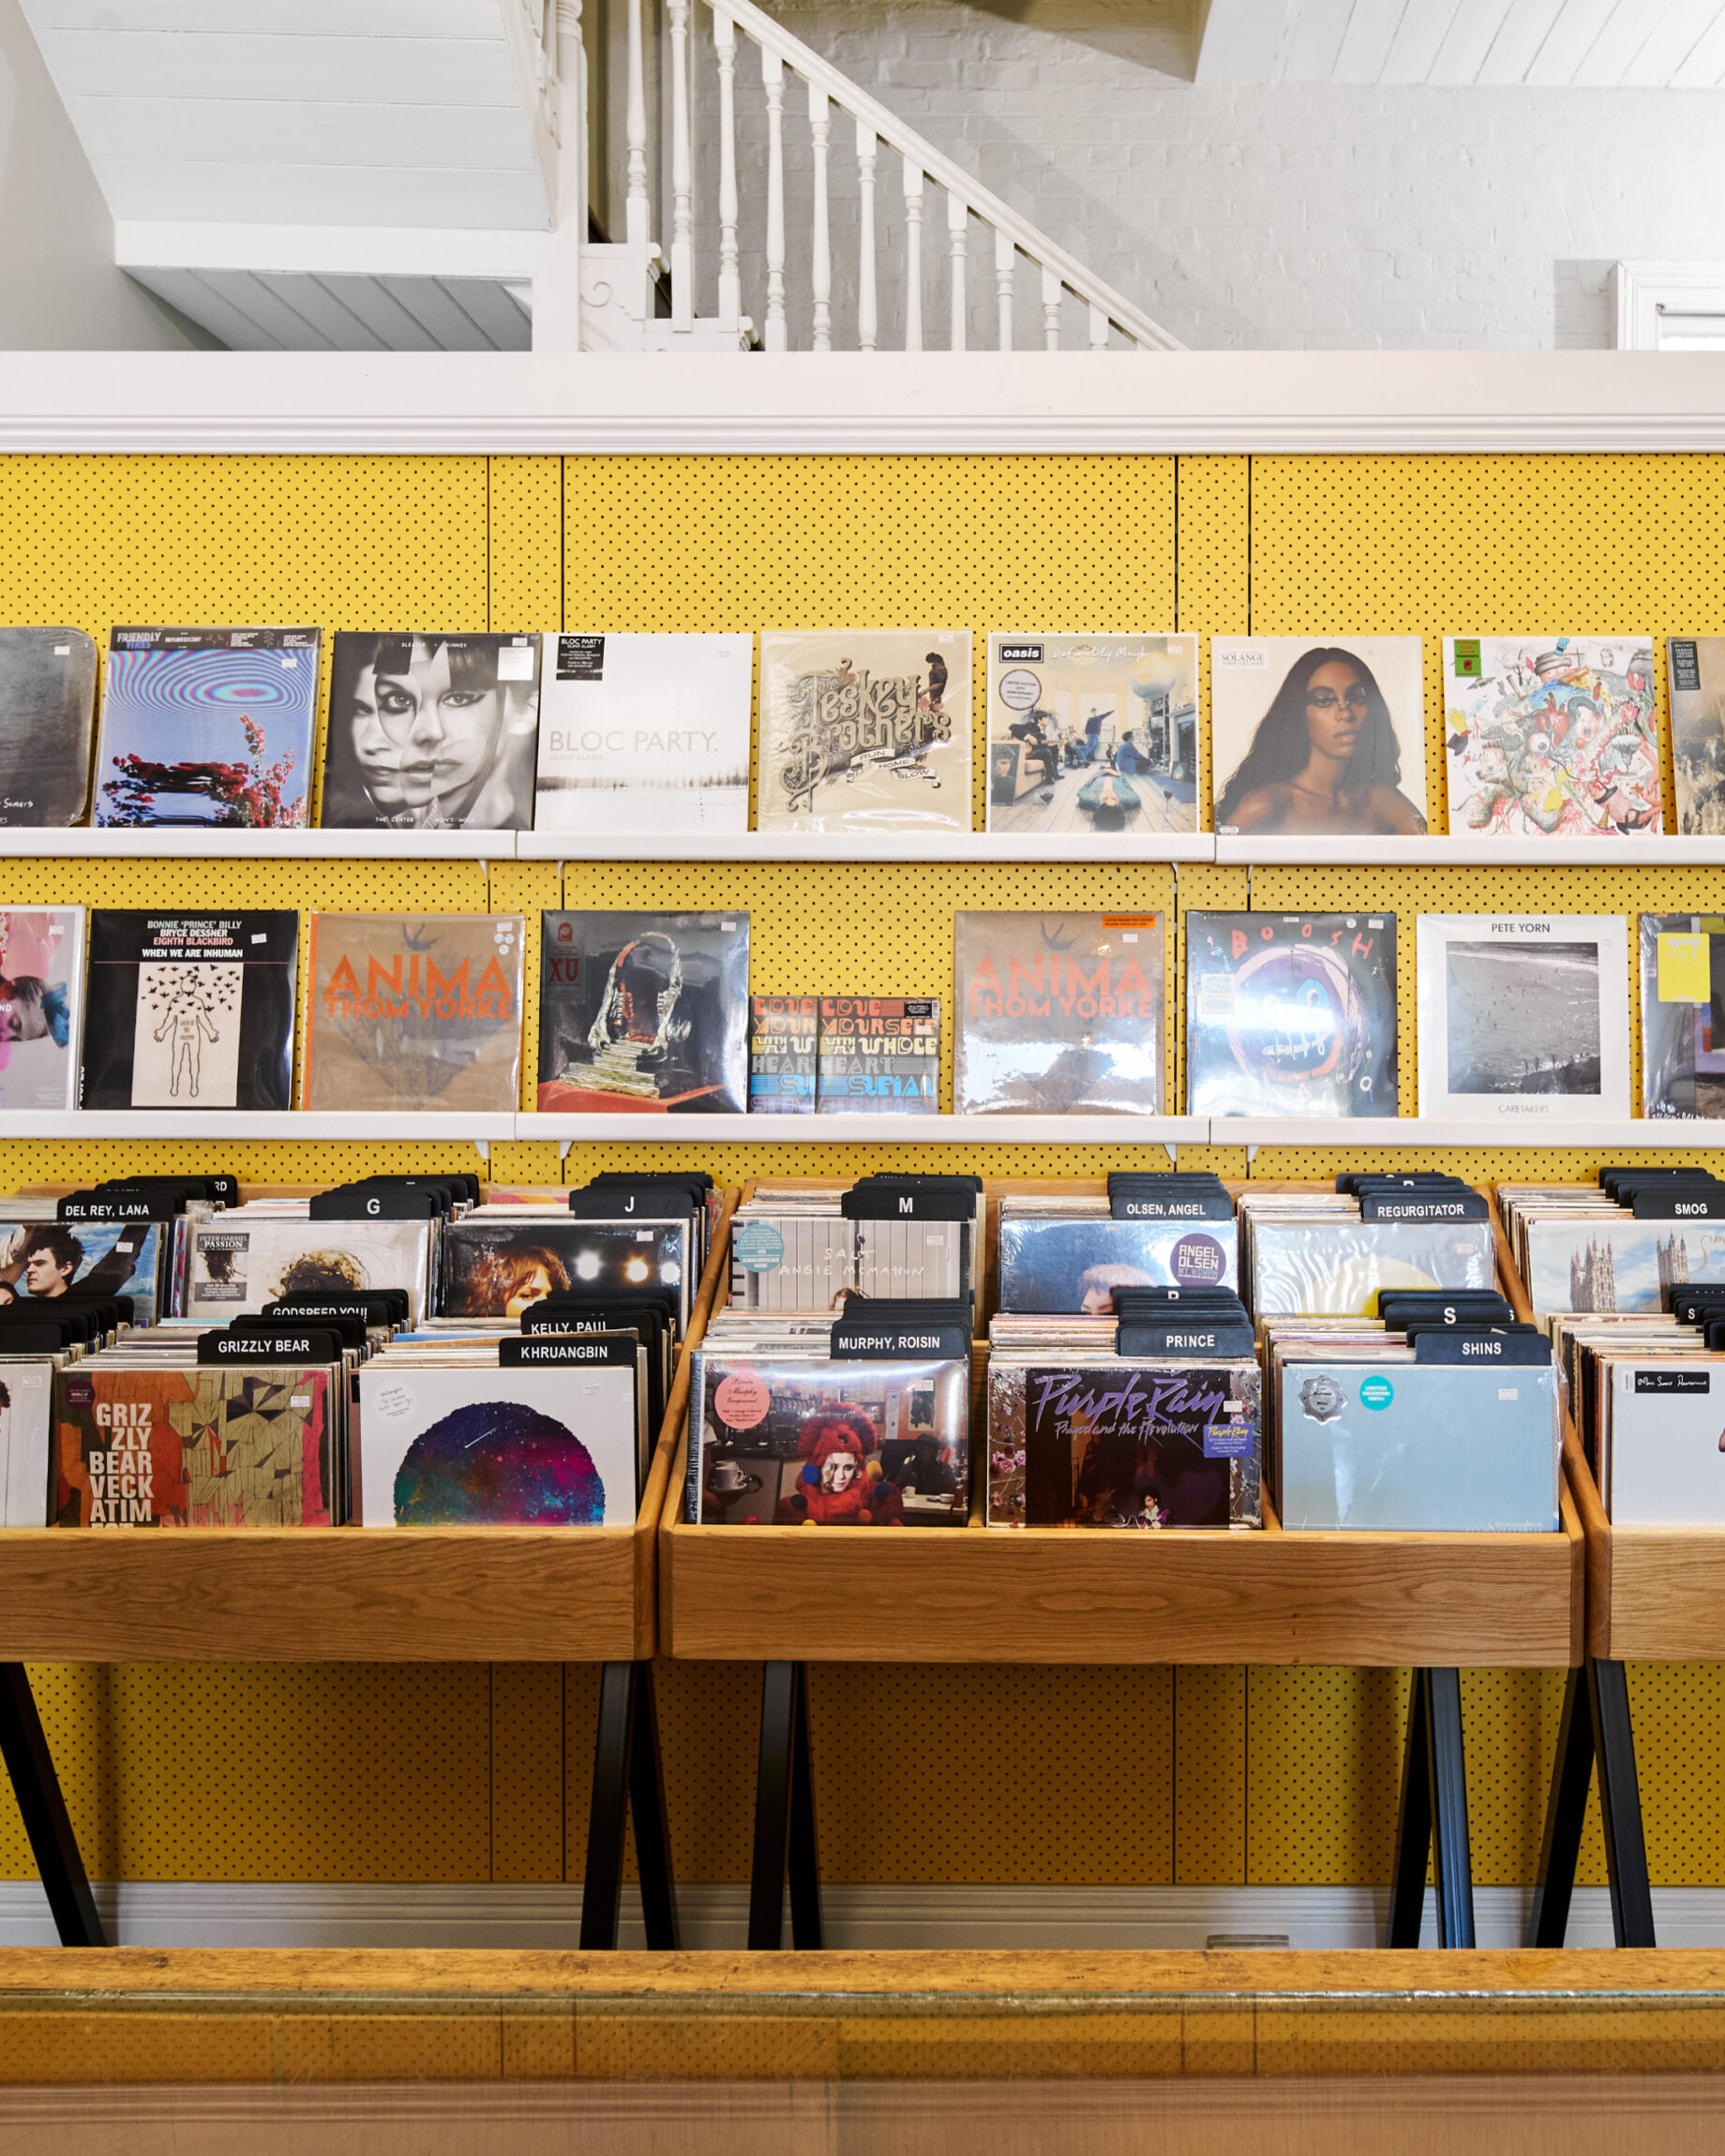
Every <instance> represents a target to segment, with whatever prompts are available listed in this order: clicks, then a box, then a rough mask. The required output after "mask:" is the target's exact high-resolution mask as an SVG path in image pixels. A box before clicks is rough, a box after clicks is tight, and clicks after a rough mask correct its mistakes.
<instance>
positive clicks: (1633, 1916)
mask: <svg viewBox="0 0 1725 2156" xmlns="http://www.w3.org/2000/svg"><path fill="white" fill-rule="evenodd" d="M1596 1762H1597V1763H1598V1769H1599V1813H1600V1823H1601V1824H1602V1826H1603V1827H1604V1829H1605V1869H1606V1876H1607V1878H1608V1879H1610V1881H1611V1890H1612V1936H1613V1939H1615V1940H1616V1942H1617V1944H1618V1945H1619V1946H1651V1945H1652V1944H1653V1943H1654V1934H1653V1893H1652V1889H1651V1887H1650V1885H1649V1883H1648V1879H1647V1844H1646V1839H1645V1836H1644V1835H1643V1831H1642V1805H1641V1792H1640V1790H1639V1789H1638V1787H1637V1784H1636V1776H1635V1738H1634V1734H1633V1732H1632V1730H1631V1729H1630V1727H1629V1688H1628V1684H1627V1682H1626V1681H1625V1676H1624V1668H1623V1664H1622V1663H1621V1662H1596V1661H1593V1660H1591V1659H1590V1660H1589V1661H1588V1662H1587V1664H1586V1666H1585V1668H1583V1669H1571V1670H1570V1672H1569V1676H1568V1683H1567V1684H1565V1686H1564V1706H1563V1723H1562V1726H1561V1727H1560V1729H1559V1730H1558V1733H1557V1759H1556V1762H1555V1764H1554V1765H1553V1769H1552V1792H1551V1796H1550V1798H1549V1799H1548V1801H1547V1804H1546V1813H1545V1839H1544V1843H1543V1846H1542V1848H1541V1849H1540V1852H1539V1877H1538V1882H1537V1883H1536V1885H1535V1888H1534V1906H1533V1912H1532V1916H1531V1919H1530V1921H1529V1924H1528V1929H1527V1943H1528V1945H1529V1946H1561V1945H1562V1944H1563V1942H1564V1934H1565V1932H1566V1931H1567V1929H1568V1923H1569V1900H1570V1896H1571V1894H1573V1892H1574V1889H1575V1867H1576V1864H1577V1862H1578V1860H1579V1858H1580V1856H1581V1849H1582V1822H1583V1819H1585V1817H1586V1815H1587V1790H1588V1787H1589V1785H1590V1783H1591V1782H1592V1780H1593V1770H1594V1766H1595V1764H1596Z"/></svg>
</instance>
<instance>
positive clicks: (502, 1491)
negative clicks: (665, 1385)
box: [355, 1363, 636, 1528]
mask: <svg viewBox="0 0 1725 2156" xmlns="http://www.w3.org/2000/svg"><path fill="white" fill-rule="evenodd" d="M635 1383H636V1373H635V1370H633V1369H632V1368H628V1367H624V1366H618V1367H615V1368H607V1367H606V1366H604V1365H601V1364H591V1365H588V1364H584V1365H581V1366H578V1367H576V1368H565V1369H561V1370H466V1369H460V1368H452V1367H448V1366H443V1367H440V1368H428V1367H418V1368H416V1367H415V1366H413V1364H395V1363H379V1364H375V1365H371V1366H369V1367H368V1368H366V1369H364V1370H361V1371H360V1373H359V1445H358V1452H359V1458H358V1461H357V1472H356V1475H355V1482H356V1486H357V1490H358V1503H357V1505H356V1510H357V1511H358V1513H359V1517H360V1521H361V1524H362V1525H364V1526H366V1527H404V1528H406V1527H628V1526H632V1525H633V1524H634V1520H635V1510H636V1505H635V1452H636V1400H635Z"/></svg>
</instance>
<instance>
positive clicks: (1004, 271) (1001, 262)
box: [995, 232, 1018, 352]
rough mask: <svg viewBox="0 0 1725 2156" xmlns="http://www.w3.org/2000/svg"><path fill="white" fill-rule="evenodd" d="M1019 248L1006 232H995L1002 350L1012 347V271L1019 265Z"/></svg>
mask: <svg viewBox="0 0 1725 2156" xmlns="http://www.w3.org/2000/svg"><path fill="white" fill-rule="evenodd" d="M1017 260H1018V249H1017V248H1016V247H1014V246H1013V245H1012V240H1011V239H1010V238H1009V237H1008V235H1007V234H1006V233H1005V232H996V234H995V310H996V312H997V315H998V317H999V322H1000V331H999V345H1000V350H1001V351H1002V352H1011V351H1012V271H1013V269H1014V268H1015V267H1016V265H1017Z"/></svg>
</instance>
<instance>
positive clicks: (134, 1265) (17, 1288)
mask: <svg viewBox="0 0 1725 2156" xmlns="http://www.w3.org/2000/svg"><path fill="white" fill-rule="evenodd" d="M5 1213H6V1207H5V1201H4V1200H0V1304H5V1303H17V1304H21V1305H22V1304H25V1303H32V1302H52V1300H53V1299H54V1298H55V1297H56V1296H59V1295H67V1294H70V1293H71V1292H73V1291H74V1290H75V1291H76V1292H77V1294H78V1295H80V1296H91V1297H95V1296H102V1295H129V1296H130V1297H131V1299H132V1317H133V1322H134V1323H135V1324H139V1325H149V1324H151V1323H152V1322H153V1321H154V1319H155V1317H156V1313H157V1310H158V1308H160V1307H161V1306H162V1305H163V1304H165V1302H166V1301H167V1296H166V1294H165V1292H164V1291H165V1289H166V1285H167V1275H168V1270H169V1259H170V1250H169V1237H170V1235H171V1234H172V1223H171V1222H166V1221H162V1220H8V1219H7V1218H6V1217H5ZM5 1352H6V1340H5V1336H4V1334H0V1355H4V1354H5Z"/></svg>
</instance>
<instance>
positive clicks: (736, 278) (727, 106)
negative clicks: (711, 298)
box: [712, 7, 742, 334]
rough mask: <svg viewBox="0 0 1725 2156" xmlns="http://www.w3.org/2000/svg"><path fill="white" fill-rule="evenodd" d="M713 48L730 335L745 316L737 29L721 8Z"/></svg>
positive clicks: (724, 314) (723, 308)
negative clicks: (739, 264)
mask: <svg viewBox="0 0 1725 2156" xmlns="http://www.w3.org/2000/svg"><path fill="white" fill-rule="evenodd" d="M712 49H713V52H714V53H715V55H716V56H717V59H718V63H719V327H720V329H721V330H723V331H725V332H726V333H727V334H730V333H734V332H735V330H736V328H737V326H738V322H739V318H740V317H741V315H742V277H741V275H740V274H739V271H738V267H737V85H736V72H737V29H736V24H735V23H734V22H732V21H731V19H730V17H729V16H728V15H727V14H726V13H725V11H724V9H723V8H721V7H715V8H714V9H713V10H712Z"/></svg>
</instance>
